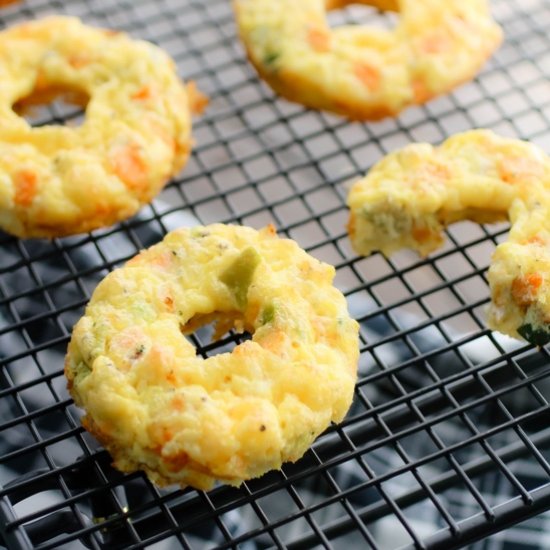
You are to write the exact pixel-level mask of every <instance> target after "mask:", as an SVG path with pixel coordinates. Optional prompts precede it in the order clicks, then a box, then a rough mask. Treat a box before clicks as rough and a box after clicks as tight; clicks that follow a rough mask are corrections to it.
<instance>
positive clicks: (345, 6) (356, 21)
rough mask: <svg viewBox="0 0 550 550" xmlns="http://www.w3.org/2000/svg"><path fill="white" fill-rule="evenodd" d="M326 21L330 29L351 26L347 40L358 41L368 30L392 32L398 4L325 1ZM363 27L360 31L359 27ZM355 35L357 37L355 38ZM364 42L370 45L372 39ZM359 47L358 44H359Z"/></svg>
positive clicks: (381, 0)
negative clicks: (352, 27)
mask: <svg viewBox="0 0 550 550" xmlns="http://www.w3.org/2000/svg"><path fill="white" fill-rule="evenodd" d="M327 10H329V11H328V21H329V24H330V26H331V27H339V26H346V25H353V26H354V27H356V28H355V29H354V34H353V36H351V35H350V36H348V39H353V40H354V41H357V40H360V38H361V34H363V33H362V32H360V31H362V30H364V33H369V28H373V27H374V28H378V29H384V30H392V29H394V28H395V26H396V24H397V18H398V13H397V12H398V10H399V6H398V2H397V1H396V0H395V1H394V0H363V1H356V2H350V1H348V0H327ZM363 26H364V27H365V28H364V29H361V27H363ZM355 35H357V36H355ZM365 40H366V41H367V42H368V43H369V44H371V43H372V38H371V37H369V36H367V37H365ZM359 45H360V44H359Z"/></svg>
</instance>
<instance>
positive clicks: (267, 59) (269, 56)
mask: <svg viewBox="0 0 550 550" xmlns="http://www.w3.org/2000/svg"><path fill="white" fill-rule="evenodd" d="M279 56H280V54H279V53H277V52H268V53H266V54H265V55H264V58H263V63H264V65H266V66H269V65H273V64H274V63H275V61H277V59H279Z"/></svg>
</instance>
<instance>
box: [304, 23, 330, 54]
mask: <svg viewBox="0 0 550 550" xmlns="http://www.w3.org/2000/svg"><path fill="white" fill-rule="evenodd" d="M307 42H308V44H309V45H310V46H311V47H312V49H313V50H315V51H316V52H319V53H322V52H328V51H329V50H330V34H329V32H328V31H327V30H326V29H321V28H319V27H310V28H309V29H308V31H307Z"/></svg>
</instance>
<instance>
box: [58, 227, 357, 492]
mask: <svg viewBox="0 0 550 550" xmlns="http://www.w3.org/2000/svg"><path fill="white" fill-rule="evenodd" d="M333 276H334V268H333V267H332V266H329V265H327V264H324V263H322V262H320V261H318V260H316V259H314V258H313V257H311V256H310V255H308V254H307V253H306V252H304V251H303V250H302V249H300V248H299V247H298V245H297V244H296V243H295V242H294V241H292V240H288V239H280V238H278V237H277V236H276V235H275V231H274V230H273V228H272V227H268V228H265V229H263V230H261V231H259V232H258V231H255V230H254V229H251V228H247V227H237V226H230V225H221V224H217V225H211V226H205V227H196V228H191V229H189V228H186V229H180V230H176V231H173V232H172V233H169V234H168V235H167V236H166V237H165V239H164V240H163V241H162V242H161V243H160V244H157V245H155V246H153V247H151V248H149V249H148V250H146V251H144V252H141V253H140V254H139V255H138V256H136V257H135V258H134V259H132V260H130V261H129V262H128V263H127V264H126V265H125V266H124V267H122V268H120V269H117V270H116V271H114V272H112V273H111V274H109V275H108V276H107V277H106V278H105V279H104V280H103V281H102V282H101V283H100V284H99V286H98V287H97V288H96V290H95V292H94V293H93V296H92V298H91V300H90V303H89V305H88V306H87V308H86V313H85V315H84V317H82V319H81V320H80V321H79V322H78V323H77V324H76V326H75V328H74V331H73V334H72V338H71V341H70V344H69V348H68V354H67V357H66V363H65V373H66V376H67V378H68V387H69V390H70V393H71V395H72V396H73V397H74V400H75V402H76V404H77V405H79V406H81V407H83V408H84V409H85V410H86V416H85V417H84V425H85V427H86V428H87V429H88V430H89V431H90V432H91V433H93V434H94V435H95V436H96V437H97V438H98V439H99V440H100V441H101V443H103V445H104V446H105V447H106V448H107V450H108V451H109V452H110V453H111V455H112V457H113V459H114V465H115V466H116V467H117V468H119V469H120V470H122V471H125V472H129V471H134V470H137V469H139V470H143V471H145V472H146V473H147V474H148V476H149V477H150V479H152V480H153V481H154V482H156V483H157V484H158V485H168V484H180V485H182V486H183V485H191V486H193V487H196V488H200V489H208V488H210V487H212V485H213V484H214V482H215V481H216V480H219V481H221V482H223V483H228V484H232V485H238V484H240V483H241V482H242V481H243V480H246V479H250V478H254V477H257V476H260V475H261V474H263V473H264V472H266V471H268V470H271V469H276V468H280V467H281V464H282V463H283V462H285V461H295V460H297V459H298V458H300V457H301V456H302V455H303V454H304V452H305V451H306V450H307V449H308V447H309V446H310V445H311V443H312V442H313V440H314V439H315V438H316V437H317V436H318V435H319V434H320V433H321V432H323V431H324V430H325V429H326V428H327V426H328V425H329V423H330V422H331V421H333V422H338V421H340V420H342V418H343V417H344V415H345V414H346V412H347V410H348V408H349V406H350V404H351V400H352V396H353V388H354V383H355V380H356V368H357V359H358V353H359V351H358V349H359V348H358V325H357V323H356V322H355V321H354V320H352V319H350V317H349V314H348V311H347V305H346V300H345V298H344V297H343V295H342V294H341V293H340V292H339V291H338V290H337V289H336V288H335V287H334V286H333V285H332V279H333ZM213 320H215V321H218V331H217V332H218V334H222V333H224V332H225V331H226V330H228V329H229V328H231V327H235V328H236V329H237V330H240V331H242V330H246V331H248V332H249V333H251V334H252V338H251V339H249V340H247V341H244V342H243V343H241V344H238V345H237V346H236V347H235V348H234V349H233V351H232V352H226V353H221V354H218V355H214V356H210V357H208V358H206V359H203V358H202V357H200V356H197V354H196V349H195V346H193V345H192V344H191V343H190V342H188V341H187V340H186V338H185V337H184V335H185V334H188V333H190V332H193V330H194V329H195V328H196V327H198V326H200V325H202V324H204V323H206V322H210V321H213Z"/></svg>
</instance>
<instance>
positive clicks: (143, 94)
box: [131, 84, 153, 101]
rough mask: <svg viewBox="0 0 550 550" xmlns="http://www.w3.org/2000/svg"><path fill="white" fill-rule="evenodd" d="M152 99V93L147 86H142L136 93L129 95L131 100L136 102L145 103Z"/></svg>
mask: <svg viewBox="0 0 550 550" xmlns="http://www.w3.org/2000/svg"><path fill="white" fill-rule="evenodd" d="M152 97H153V92H152V90H151V87H150V86H149V85H148V84H144V85H143V86H142V87H141V88H140V89H139V90H138V91H137V92H135V93H133V94H132V95H131V98H132V99H134V100H136V101H145V100H147V99H151V98H152Z"/></svg>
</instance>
